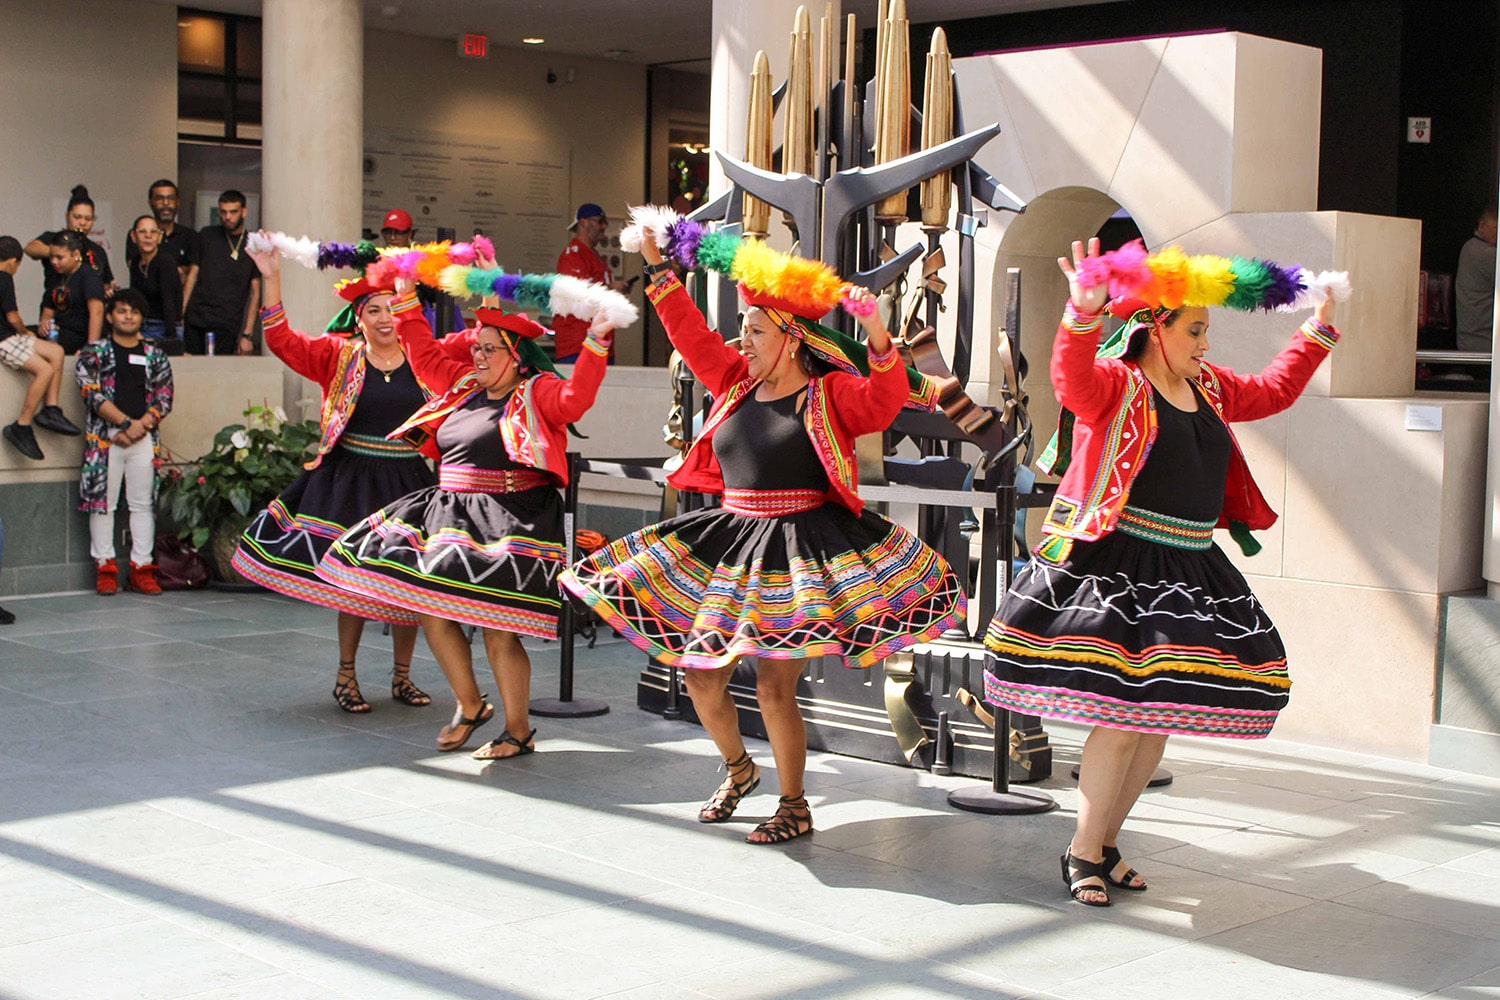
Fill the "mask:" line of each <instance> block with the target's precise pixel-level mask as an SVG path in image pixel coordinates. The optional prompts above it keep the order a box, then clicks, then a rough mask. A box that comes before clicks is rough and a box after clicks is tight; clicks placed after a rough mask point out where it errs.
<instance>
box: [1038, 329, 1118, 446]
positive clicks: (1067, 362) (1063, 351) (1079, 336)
mask: <svg viewBox="0 0 1500 1000" xmlns="http://www.w3.org/2000/svg"><path fill="white" fill-rule="evenodd" d="M1103 318H1104V317H1103V314H1102V313H1096V314H1094V315H1092V316H1085V315H1082V314H1080V313H1078V312H1076V311H1075V310H1074V309H1073V304H1072V303H1071V302H1070V303H1069V304H1068V307H1067V309H1066V310H1065V311H1064V313H1063V319H1062V322H1061V323H1060V324H1058V327H1057V336H1056V337H1055V338H1054V339H1053V341H1052V363H1051V366H1050V370H1051V374H1052V389H1053V391H1054V392H1055V393H1056V394H1057V401H1058V402H1059V403H1061V404H1062V405H1063V406H1065V407H1067V408H1068V409H1069V410H1071V411H1073V413H1074V414H1075V415H1076V416H1077V417H1078V419H1079V420H1081V421H1083V422H1084V423H1093V422H1095V421H1097V420H1098V419H1100V418H1101V417H1103V416H1104V415H1105V414H1106V413H1109V412H1111V411H1112V410H1114V409H1115V408H1116V407H1118V406H1119V405H1120V396H1121V394H1122V393H1123V391H1124V389H1125V370H1124V366H1123V365H1121V364H1120V362H1119V361H1116V360H1113V359H1110V358H1102V359H1101V358H1095V357H1094V353H1095V352H1096V351H1098V349H1099V328H1100V326H1101V325H1102V323H1103Z"/></svg>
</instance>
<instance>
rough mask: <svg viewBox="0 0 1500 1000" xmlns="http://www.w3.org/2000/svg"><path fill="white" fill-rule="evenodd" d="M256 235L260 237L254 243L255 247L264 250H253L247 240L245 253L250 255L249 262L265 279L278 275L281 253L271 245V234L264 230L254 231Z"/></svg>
mask: <svg viewBox="0 0 1500 1000" xmlns="http://www.w3.org/2000/svg"><path fill="white" fill-rule="evenodd" d="M256 235H257V236H260V237H261V239H260V240H257V241H256V245H257V246H260V247H264V249H260V250H257V249H253V248H252V247H251V246H250V245H249V242H250V241H248V240H247V241H246V246H245V252H246V253H248V254H249V255H250V259H251V260H253V261H255V266H256V267H257V268H258V269H259V270H260V273H261V274H262V275H264V276H265V277H267V278H269V277H271V276H273V275H277V274H280V273H281V251H279V250H277V249H276V248H275V247H274V246H272V245H271V234H270V233H268V232H266V231H265V230H264V229H260V230H257V231H256Z"/></svg>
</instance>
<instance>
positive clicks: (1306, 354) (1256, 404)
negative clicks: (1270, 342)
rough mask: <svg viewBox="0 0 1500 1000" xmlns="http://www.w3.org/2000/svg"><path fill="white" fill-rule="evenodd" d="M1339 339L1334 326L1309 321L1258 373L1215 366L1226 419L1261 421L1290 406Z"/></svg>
mask: <svg viewBox="0 0 1500 1000" xmlns="http://www.w3.org/2000/svg"><path fill="white" fill-rule="evenodd" d="M1338 338H1339V333H1338V331H1337V330H1335V329H1334V328H1333V327H1331V326H1323V325H1322V324H1320V323H1318V322H1317V321H1316V320H1313V319H1308V320H1307V322H1305V323H1303V324H1302V326H1301V328H1300V329H1298V331H1297V332H1296V333H1295V334H1293V336H1292V342H1291V343H1290V344H1288V345H1287V346H1286V347H1284V348H1282V350H1281V353H1280V354H1278V355H1276V357H1275V358H1273V359H1272V360H1271V363H1270V364H1269V365H1267V366H1266V367H1265V368H1264V369H1262V370H1261V371H1260V373H1259V374H1256V375H1240V374H1237V373H1235V372H1232V371H1230V370H1229V369H1227V368H1218V367H1215V368H1214V372H1215V373H1216V374H1217V375H1218V376H1219V401H1220V403H1221V404H1222V405H1223V407H1224V419H1225V420H1230V421H1244V420H1260V419H1261V418H1263V417H1269V416H1271V415H1272V414H1273V413H1280V412H1281V411H1282V410H1284V409H1286V408H1287V407H1289V406H1291V405H1292V404H1293V403H1294V402H1296V401H1297V397H1298V396H1300V395H1302V390H1303V389H1305V388H1307V383H1308V382H1309V381H1310V380H1311V379H1312V376H1313V372H1315V371H1317V370H1318V365H1320V364H1322V363H1323V359H1324V358H1326V357H1328V353H1329V351H1330V350H1331V349H1332V347H1333V345H1334V344H1335V343H1336V342H1337V341H1338Z"/></svg>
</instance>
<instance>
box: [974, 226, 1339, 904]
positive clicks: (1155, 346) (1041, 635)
mask: <svg viewBox="0 0 1500 1000" xmlns="http://www.w3.org/2000/svg"><path fill="white" fill-rule="evenodd" d="M1072 250H1073V259H1072V261H1071V262H1069V260H1068V259H1067V258H1058V265H1059V266H1060V267H1061V268H1062V271H1063V273H1064V274H1065V275H1067V277H1068V283H1069V286H1070V295H1069V299H1068V305H1067V308H1066V311H1065V313H1064V315H1063V320H1062V322H1061V323H1060V324H1059V325H1058V329H1057V335H1056V338H1055V340H1054V341H1053V347H1052V363H1051V368H1052V384H1053V386H1054V387H1055V389H1056V391H1057V399H1058V402H1059V403H1061V404H1062V406H1063V408H1064V411H1065V412H1064V415H1063V418H1062V419H1061V420H1060V421H1059V434H1058V438H1057V444H1056V445H1055V446H1049V448H1048V449H1047V451H1048V453H1049V454H1048V455H1045V456H1044V458H1043V461H1042V462H1041V463H1039V465H1040V466H1041V467H1042V469H1043V471H1046V472H1050V473H1054V474H1059V475H1061V476H1062V482H1061V483H1060V484H1059V485H1058V488H1057V495H1056V497H1055V498H1054V499H1053V502H1052V506H1051V509H1050V510H1049V511H1048V513H1047V520H1046V523H1045V524H1044V525H1043V527H1042V534H1043V538H1044V541H1043V542H1042V544H1041V545H1040V546H1038V548H1037V550H1036V557H1035V558H1034V559H1032V560H1030V561H1029V562H1028V563H1027V564H1026V565H1025V567H1023V568H1022V570H1021V571H1020V573H1018V574H1017V576H1016V580H1015V583H1014V584H1013V585H1012V586H1011V588H1010V591H1009V592H1008V593H1007V594H1006V595H1005V598H1004V600H1003V601H1002V602H1001V605H1000V607H999V608H998V609H997V610H996V612H995V617H994V619H993V620H992V621H991V623H990V626H989V629H988V631H987V633H986V635H985V645H986V646H987V647H988V648H989V650H990V655H989V658H988V661H987V663H986V676H985V699H986V700H987V701H990V702H992V703H994V704H998V705H1003V706H1004V707H1005V708H1007V709H1009V710H1011V711H1012V712H1019V713H1023V714H1026V715H1043V716H1048V717H1052V718H1062V719H1066V720H1068V721H1070V722H1078V723H1084V724H1088V725H1092V726H1093V729H1092V730H1091V731H1090V732H1089V736H1088V739H1087V741H1086V742H1085V743H1084V747H1083V759H1082V763H1081V769H1080V771H1079V779H1078V793H1079V805H1078V817H1077V824H1076V826H1075V829H1074V832H1073V837H1072V839H1071V840H1070V841H1069V843H1068V847H1067V849H1066V850H1065V851H1064V852H1063V854H1062V857H1061V859H1060V860H1061V868H1062V877H1063V881H1064V882H1065V883H1066V884H1067V886H1068V891H1069V893H1070V894H1071V895H1072V897H1073V898H1074V899H1075V900H1077V901H1078V902H1080V903H1083V904H1085V905H1087V906H1109V905H1110V890H1111V889H1112V888H1113V889H1122V890H1126V891H1132V892H1140V891H1142V890H1144V889H1145V888H1146V881H1145V879H1143V878H1141V876H1140V875H1139V873H1137V872H1136V871H1135V870H1134V869H1133V868H1131V867H1130V865H1129V864H1127V863H1126V862H1125V861H1124V860H1123V858H1122V855H1121V852H1120V848H1119V843H1118V838H1119V835H1120V831H1121V828H1122V827H1123V826H1124V823H1125V820H1126V818H1127V817H1128V816H1129V815H1130V811H1131V809H1132V808H1134V806H1135V802H1136V799H1137V798H1138V797H1139V796H1140V794H1141V792H1142V791H1143V790H1144V789H1145V787H1146V784H1147V782H1149V781H1150V780H1151V776H1152V775H1153V774H1154V773H1155V772H1156V767H1157V764H1158V763H1159V762H1160V761H1161V756H1162V750H1163V749H1164V747H1165V746H1166V742H1167V737H1168V736H1170V735H1173V734H1188V735H1196V736H1217V737H1228V738H1233V739H1258V738H1262V737H1265V736H1267V735H1269V733H1270V730H1271V726H1272V724H1273V723H1274V722H1275V720H1276V715H1277V712H1279V711H1280V709H1281V708H1282V707H1283V706H1284V705H1285V704H1286V703H1287V696H1288V691H1289V689H1290V687H1291V678H1290V677H1289V675H1288V673H1287V663H1286V649H1285V647H1284V646H1283V645H1282V641H1281V637H1280V636H1279V635H1278V634H1277V632H1276V626H1275V624H1274V623H1273V622H1272V621H1271V619H1270V617H1269V616H1268V615H1267V614H1266V611H1265V608H1263V607H1262V606H1261V604H1260V602H1259V601H1257V600H1256V598H1255V595H1254V594H1253V593H1251V591H1250V587H1249V585H1248V584H1247V583H1246V582H1245V578H1244V577H1243V576H1242V575H1241V574H1240V572H1239V570H1237V569H1236V568H1235V567H1234V564H1233V563H1231V562H1230V561H1229V557H1228V556H1226V555H1225V554H1224V553H1223V551H1221V550H1220V549H1219V547H1218V546H1217V545H1215V544H1214V541H1213V532H1214V526H1215V525H1216V524H1219V525H1222V526H1224V527H1228V528H1229V529H1230V534H1231V536H1234V537H1235V539H1236V541H1239V542H1240V544H1241V547H1242V548H1243V549H1244V550H1245V552H1246V554H1247V555H1252V554H1254V552H1255V551H1256V550H1258V548H1259V546H1258V545H1257V544H1256V543H1255V542H1254V541H1253V539H1250V537H1249V533H1248V530H1246V529H1250V528H1254V529H1263V528H1267V527H1270V525H1271V524H1272V522H1274V521H1275V519H1276V515H1275V513H1274V512H1273V511H1272V510H1271V508H1270V506H1269V505H1268V504H1267V503H1266V501H1265V498H1264V497H1262V496H1261V493H1260V491H1259V490H1258V489H1257V488H1256V486H1255V482H1254V480H1253V479H1252V478H1251V476H1250V472H1249V468H1248V467H1247V465H1246V464H1245V457H1244V455H1243V454H1242V453H1241V451H1240V448H1239V445H1238V444H1237V443H1236V442H1235V439H1234V434H1233V433H1232V431H1231V430H1230V426H1229V425H1230V423H1231V422H1233V421H1245V420H1259V419H1262V418H1264V417H1268V416H1270V415H1271V414H1273V413H1278V412H1280V411H1282V410H1285V409H1286V408H1287V407H1289V406H1291V405H1292V403H1293V402H1294V401H1295V400H1296V399H1297V396H1298V395H1299V394H1300V393H1301V392H1302V390H1303V388H1304V387H1305V386H1306V385H1307V382H1308V380H1309V379H1310V378H1312V375H1313V372H1314V371H1316V370H1317V368H1318V365H1320V364H1321V363H1322V362H1323V360H1324V359H1325V358H1327V357H1328V354H1329V351H1330V350H1331V349H1332V348H1333V345H1334V343H1336V342H1337V340H1338V337H1339V334H1338V331H1337V330H1335V329H1334V328H1333V327H1332V326H1331V325H1330V322H1329V321H1330V320H1331V319H1332V316H1333V299H1332V297H1331V296H1329V297H1326V298H1324V299H1322V300H1321V301H1319V302H1318V303H1317V306H1316V312H1315V313H1314V315H1313V317H1312V318H1311V319H1309V320H1307V322H1305V323H1303V324H1302V326H1301V328H1300V329H1299V330H1298V331H1297V333H1296V334H1295V335H1294V336H1293V337H1292V341H1291V343H1290V344H1289V345H1288V346H1287V347H1286V348H1284V349H1283V350H1282V352H1281V353H1280V354H1279V355H1277V357H1276V358H1275V359H1274V360H1273V361H1272V362H1271V364H1270V365H1268V366H1267V367H1266V369H1265V370H1264V371H1262V372H1259V373H1257V374H1253V375H1242V374H1238V373H1236V372H1233V371H1231V370H1229V369H1228V368H1221V367H1218V366H1216V365H1211V364H1209V363H1208V362H1207V361H1205V360H1204V355H1206V354H1207V353H1208V347H1209V338H1208V327H1209V313H1208V310H1207V309H1206V308H1204V307H1202V306H1186V305H1184V306H1179V307H1177V308H1169V307H1168V306H1165V305H1160V306H1152V305H1149V304H1148V303H1146V302H1145V301H1139V300H1137V301H1131V300H1128V299H1124V300H1117V301H1116V302H1114V303H1112V304H1111V305H1110V307H1109V308H1110V311H1111V312H1112V313H1114V314H1115V315H1116V316H1117V317H1119V318H1121V319H1125V320H1126V321H1127V322H1126V325H1125V326H1124V327H1123V328H1122V329H1121V330H1119V331H1118V332H1117V333H1115V334H1113V335H1111V336H1110V337H1109V338H1108V339H1107V340H1105V342H1104V343H1103V344H1102V345H1101V344H1100V337H1099V335H1100V330H1101V327H1102V324H1103V319H1104V317H1103V312H1104V309H1105V298H1106V295H1107V292H1108V289H1107V286H1106V285H1104V284H1096V283H1091V282H1090V281H1089V278H1088V274H1089V272H1090V271H1091V269H1092V267H1093V265H1096V264H1097V263H1098V261H1097V260H1091V258H1097V257H1099V256H1100V255H1099V241H1098V240H1097V239H1093V240H1090V241H1089V246H1088V253H1087V254H1085V253H1084V245H1083V244H1082V243H1081V242H1079V243H1074V244H1073V247H1072ZM1208 259H1209V260H1210V261H1214V262H1216V263H1215V264H1214V265H1213V266H1215V267H1216V268H1218V269H1219V270H1220V271H1221V272H1222V270H1223V269H1227V267H1228V265H1229V261H1227V260H1225V259H1224V258H1222V257H1218V258H1208ZM1252 263H1253V262H1252ZM1080 272H1082V273H1083V274H1084V277H1080ZM1246 273H1249V272H1248V269H1247V271H1246ZM1179 301H1181V294H1180V293H1179ZM1239 302H1240V304H1237V305H1231V308H1241V309H1247V308H1265V306H1263V305H1259V304H1258V303H1257V302H1256V301H1254V299H1253V297H1252V296H1248V295H1247V297H1246V298H1245V299H1244V300H1239ZM1106 883H1107V884H1106Z"/></svg>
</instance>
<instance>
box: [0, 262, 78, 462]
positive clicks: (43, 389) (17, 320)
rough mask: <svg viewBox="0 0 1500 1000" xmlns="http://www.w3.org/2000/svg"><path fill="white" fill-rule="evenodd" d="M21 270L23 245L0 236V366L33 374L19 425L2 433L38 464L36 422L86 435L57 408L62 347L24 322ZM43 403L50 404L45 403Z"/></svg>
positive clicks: (17, 421) (11, 443) (22, 404)
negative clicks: (19, 300) (19, 299)
mask: <svg viewBox="0 0 1500 1000" xmlns="http://www.w3.org/2000/svg"><path fill="white" fill-rule="evenodd" d="M20 266H21V241H20V240H18V239H16V238H15V237H14V236H0V364H4V365H5V367H7V368H12V369H14V370H16V371H18V372H26V373H27V374H28V375H30V376H31V385H30V387H29V388H27V390H26V398H25V399H24V400H23V401H22V402H21V412H20V413H19V414H18V415H17V416H16V420H15V423H12V424H9V425H8V426H6V427H5V428H4V430H3V432H0V433H3V434H4V437H5V440H6V441H8V442H10V445H11V447H13V448H15V449H16V451H19V452H20V453H21V454H23V455H25V456H26V457H27V458H32V459H36V460H38V461H40V460H41V459H42V458H43V457H44V456H43V455H42V449H41V447H40V446H39V445H38V444H37V443H36V432H35V431H34V430H32V424H33V422H34V423H35V424H36V426H38V427H42V428H45V429H46V430H49V431H53V432H55V433H57V434H67V435H69V436H77V435H78V434H81V433H82V432H81V431H80V430H79V429H78V428H77V427H75V426H73V423H72V422H71V421H69V420H68V418H67V417H65V416H63V412H62V410H61V409H59V408H58V405H57V394H58V391H59V390H60V389H61V388H62V370H63V350H62V348H61V347H59V346H57V345H56V344H54V343H53V342H52V341H50V340H41V339H38V338H37V337H34V336H32V334H31V331H30V330H28V329H26V326H25V324H23V323H22V322H21V313H20V311H19V310H18V309H17V307H16V284H15V280H14V278H15V273H16V269H17V268H19V267H20ZM43 399H45V400H46V405H42V401H43ZM39 407H40V408H39Z"/></svg>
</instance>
